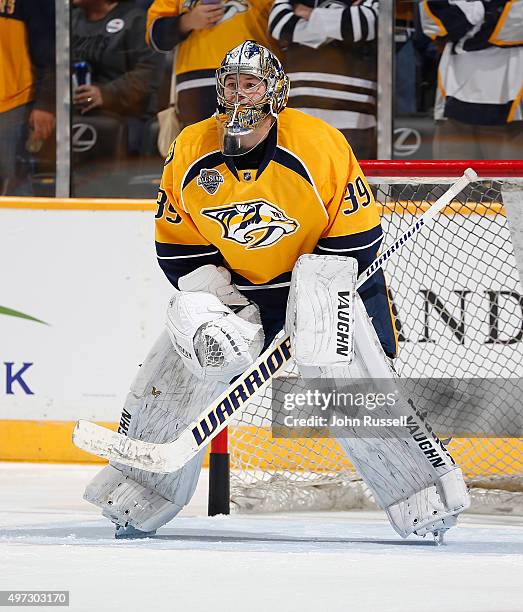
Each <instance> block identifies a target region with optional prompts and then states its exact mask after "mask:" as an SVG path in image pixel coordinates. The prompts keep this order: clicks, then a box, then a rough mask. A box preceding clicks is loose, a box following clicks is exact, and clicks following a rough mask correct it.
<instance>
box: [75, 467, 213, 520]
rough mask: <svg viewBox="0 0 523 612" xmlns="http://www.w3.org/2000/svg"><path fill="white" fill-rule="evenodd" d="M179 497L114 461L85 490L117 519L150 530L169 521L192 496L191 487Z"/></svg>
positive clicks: (87, 499) (111, 518) (89, 499)
mask: <svg viewBox="0 0 523 612" xmlns="http://www.w3.org/2000/svg"><path fill="white" fill-rule="evenodd" d="M198 459H199V458H198ZM193 461H194V460H193ZM200 461H201V459H200ZM177 497H178V500H177V502H172V501H169V500H167V499H165V497H162V496H161V495H160V494H159V493H157V492H156V491H153V490H151V489H149V488H147V487H144V486H143V485H141V484H139V483H137V482H136V481H134V480H132V479H131V478H129V476H125V475H124V474H122V472H120V470H117V469H116V468H115V467H113V466H111V465H108V466H106V467H104V468H103V470H102V471H101V472H99V473H98V474H97V475H96V476H95V478H94V479H93V480H92V481H91V482H90V483H89V485H88V486H87V488H86V490H85V493H84V499H85V500H86V501H88V502H91V503H92V504H94V505H95V506H98V507H99V508H101V510H102V514H103V516H105V517H106V518H108V519H110V520H111V521H112V522H113V523H116V524H117V525H122V526H124V527H127V525H132V526H133V527H135V528H136V529H139V530H140V531H146V532H147V531H155V530H156V529H158V528H159V527H161V526H162V525H165V524H166V523H168V522H169V521H170V520H171V519H173V518H174V517H175V516H176V515H177V514H178V512H180V510H181V509H182V508H183V507H184V506H185V505H186V503H187V502H188V500H189V499H190V495H188V491H187V490H186V491H184V492H182V491H180V492H179V494H178V496H177Z"/></svg>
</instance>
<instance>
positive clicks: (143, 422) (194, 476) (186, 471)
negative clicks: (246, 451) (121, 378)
mask: <svg viewBox="0 0 523 612" xmlns="http://www.w3.org/2000/svg"><path fill="white" fill-rule="evenodd" d="M225 387H226V385H224V384H223V383H218V382H203V383H202V382H201V381H199V380H198V379H196V378H195V377H194V376H193V375H192V374H191V373H190V372H188V371H187V369H186V368H185V366H184V364H183V362H182V360H181V358H180V357H179V356H178V354H177V353H176V351H175V350H174V349H173V347H172V344H171V341H170V339H169V336H168V334H167V331H165V332H163V333H162V335H161V336H160V337H159V338H158V340H157V341H156V343H155V344H154V346H153V348H152V349H151V351H150V352H149V354H148V356H147V358H146V359H145V361H144V363H143V365H142V367H141V368H140V371H139V373H138V375H137V376H136V378H135V380H134V381H133V384H132V387H131V391H130V393H129V394H128V396H127V399H126V402H125V405H124V408H123V412H122V418H121V421H120V429H119V431H120V432H121V433H125V434H127V435H129V436H130V437H131V438H135V439H139V440H146V441H148V442H169V441H172V440H175V439H176V438H177V437H178V436H179V435H180V433H181V432H182V431H184V429H186V427H187V426H188V425H189V424H190V423H191V422H192V421H193V420H194V419H195V418H196V417H197V416H198V415H199V414H200V412H201V409H202V406H206V405H207V404H209V403H210V402H211V401H212V400H213V399H214V398H216V397H217V396H218V395H220V393H222V391H223V390H224V389H225ZM202 459H203V455H202V454H201V453H200V454H199V455H197V456H196V457H195V458H194V459H192V460H191V461H189V462H188V463H187V464H186V465H184V466H183V468H181V469H179V470H177V471H176V472H173V473H171V474H155V473H152V472H147V471H144V470H138V469H135V468H131V467H128V466H124V465H121V464H118V463H113V464H112V465H111V469H112V470H114V471H116V472H117V474H116V475H115V474H114V472H112V471H104V470H102V473H100V474H99V475H98V476H99V477H100V479H98V476H97V477H95V479H94V480H93V481H92V482H91V483H90V484H89V485H88V487H87V490H86V499H87V500H88V501H91V502H92V503H95V504H96V505H99V506H100V507H102V510H103V511H104V514H105V515H106V516H109V518H111V520H114V521H115V522H118V524H125V523H128V524H130V525H132V526H133V527H136V528H137V529H140V530H142V531H149V530H151V525H154V528H155V529H156V528H158V527H160V526H161V525H162V524H164V523H165V522H167V521H169V520H171V519H172V518H173V517H174V516H175V515H176V514H177V513H178V512H179V511H180V510H181V508H183V507H184V506H185V505H187V504H188V503H189V501H190V500H191V498H192V495H193V494H194V490H195V488H196V484H197V482H198V476H199V474H200V470H201V463H202ZM102 474H103V475H102ZM109 476H110V477H111V478H112V480H111V479H110V480H109V481H108V484H107V487H108V489H107V490H106V488H104V487H105V485H104V482H105V481H104V479H105V478H106V477H109ZM114 477H116V480H117V482H116V483H114ZM95 483H96V484H95ZM111 483H112V484H111ZM117 485H119V486H118V487H117ZM111 487H112V489H111ZM122 487H123V488H122ZM97 491H101V493H97ZM116 491H117V493H115V492H116ZM113 494H114V495H116V497H114V496H113V497H111V496H110V495H113ZM133 495H135V496H136V497H135V499H133ZM96 500H99V501H96ZM109 502H111V503H109ZM133 504H134V505H133ZM132 508H134V510H131V509H132ZM117 509H118V510H117ZM126 510H129V513H127V514H126ZM148 512H150V513H151V515H150V516H148V514H147V513H148ZM162 521H163V522H162Z"/></svg>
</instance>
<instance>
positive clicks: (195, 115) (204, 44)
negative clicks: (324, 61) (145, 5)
mask: <svg viewBox="0 0 523 612" xmlns="http://www.w3.org/2000/svg"><path fill="white" fill-rule="evenodd" d="M181 6H182V8H181V10H180V7H181ZM270 6H271V0H217V1H213V0H201V1H200V2H198V1H196V0H186V1H185V2H184V3H182V2H179V1H178V0H155V1H154V2H153V4H152V6H151V8H150V9H149V11H148V13H147V41H148V43H149V44H150V45H151V46H152V47H153V48H154V49H156V50H158V51H162V52H164V53H166V52H169V51H171V50H172V49H176V68H175V71H176V92H177V108H178V114H179V119H180V123H181V124H182V127H183V126H186V125H190V124H192V123H196V122H197V121H201V120H202V119H206V118H207V117H210V116H211V115H212V114H213V113H214V111H215V110H216V88H215V85H214V83H215V72H216V69H217V68H218V66H219V65H220V62H221V61H222V59H223V57H224V55H225V53H226V52H227V51H228V50H229V49H231V48H232V47H234V46H236V45H239V44H240V43H242V42H243V41H245V40H247V39H251V40H256V41H258V42H259V43H261V44H262V45H264V46H267V47H269V48H271V47H274V45H273V44H272V43H271V41H270V39H269V37H268V35H267V19H268V16H269V10H270ZM273 50H274V49H273Z"/></svg>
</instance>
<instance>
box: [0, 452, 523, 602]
mask: <svg viewBox="0 0 523 612" xmlns="http://www.w3.org/2000/svg"><path fill="white" fill-rule="evenodd" d="M98 469H99V468H98V467H96V466H79V465H50V464H16V463H3V464H0V492H1V493H0V590H13V589H21V590H33V589H40V590H44V589H45V590H52V589H59V590H69V591H70V600H71V604H70V608H69V609H70V610H75V611H76V610H86V611H99V610H114V611H116V610H118V611H119V612H134V611H137V612H138V611H140V612H141V611H146V610H154V611H156V610H159V611H163V610H169V611H182V612H185V611H188V612H190V611H193V610H194V611H198V612H199V611H204V610H205V611H209V612H236V611H240V610H241V611H246V612H258V611H260V612H261V611H264V612H265V611H270V612H280V611H286V612H294V611H296V612H308V611H315V612H316V611H319V612H331V611H332V612H335V611H338V610H339V611H343V612H359V611H360V610H361V611H363V610H365V611H368V612H374V611H376V612H395V611H398V612H400V611H401V612H433V611H434V612H435V611H438V612H441V611H443V612H521V611H522V610H523V517H519V518H517V517H497V518H491V517H478V516H477V515H476V516H464V517H463V518H462V520H461V522H460V525H459V526H458V527H457V528H455V529H453V530H451V531H450V532H449V533H448V534H447V538H446V540H447V543H446V545H445V546H441V547H437V546H434V545H432V544H431V543H430V542H429V541H428V540H421V541H419V540H415V539H410V538H409V539H408V540H406V541H402V540H401V539H400V538H399V537H398V536H397V535H396V534H395V533H394V532H393V531H392V529H391V527H390V526H389V525H388V523H387V521H386V519H385V518H384V515H383V514H382V513H379V512H365V513H364V512H343V513H342V512H337V513H321V514H298V515H295V514H288V515H287V514H279V515H255V516H253V515H250V516H240V515H232V516H230V517H223V516H222V517H215V518H209V517H207V516H206V495H207V484H206V479H205V475H203V477H202V479H201V482H200V485H199V487H198V490H197V492H196V495H195V497H194V499H193V501H192V502H191V504H190V505H189V506H188V507H187V508H186V509H185V510H184V512H183V513H182V515H180V516H179V517H177V518H176V519H174V520H173V521H172V522H171V523H170V524H169V525H168V526H167V527H165V528H163V529H162V530H161V531H160V532H159V533H160V534H161V535H163V536H164V537H163V538H161V539H160V538H158V539H153V540H141V541H115V540H114V539H113V529H112V527H111V525H110V523H109V522H108V521H106V520H104V519H102V518H101V516H100V515H99V513H98V511H97V509H96V508H94V507H93V506H91V505H90V504H88V503H87V502H84V501H83V500H82V498H81V497H82V492H83V489H84V486H85V484H86V483H87V482H88V480H89V479H90V478H91V477H92V476H93V475H94V473H95V472H96V471H97V470H98ZM53 609H55V608H53Z"/></svg>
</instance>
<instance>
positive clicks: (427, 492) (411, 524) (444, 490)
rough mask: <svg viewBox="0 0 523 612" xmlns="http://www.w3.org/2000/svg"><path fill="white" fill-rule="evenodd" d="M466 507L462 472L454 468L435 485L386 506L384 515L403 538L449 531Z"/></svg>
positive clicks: (466, 498) (467, 502)
mask: <svg viewBox="0 0 523 612" xmlns="http://www.w3.org/2000/svg"><path fill="white" fill-rule="evenodd" d="M469 504H470V502H469V497H468V493H467V489H466V486H465V483H464V481H463V476H462V474H461V470H460V469H459V468H455V469H454V470H452V471H451V472H448V473H447V474H445V475H443V476H440V477H439V478H438V480H437V481H436V482H435V484H434V485H431V486H428V487H426V488H425V489H423V490H421V491H417V492H416V493H414V494H413V495H411V496H410V497H408V498H407V499H404V500H401V501H400V502H398V503H396V504H393V505H391V506H389V507H388V508H386V512H387V515H388V517H389V520H390V522H391V525H392V526H393V528H394V529H395V530H396V531H397V532H398V533H399V534H400V536H402V537H403V538H406V537H407V536H408V535H410V534H411V533H415V534H416V535H418V536H424V535H426V534H427V533H437V532H442V531H446V530H447V529H450V527H453V526H454V525H455V524H456V522H457V518H458V514H460V512H463V510H466V509H467V508H468V506H469Z"/></svg>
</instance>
